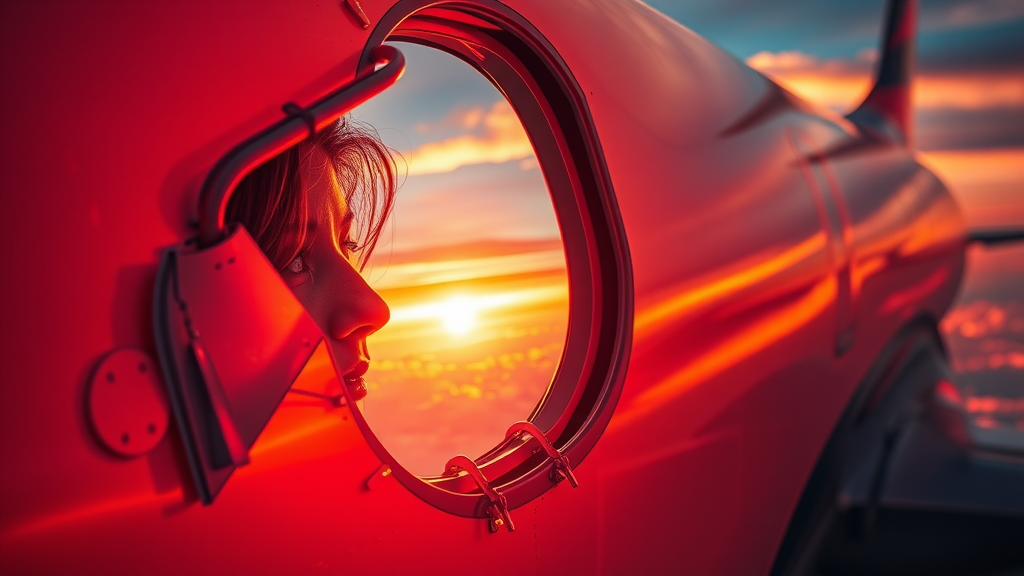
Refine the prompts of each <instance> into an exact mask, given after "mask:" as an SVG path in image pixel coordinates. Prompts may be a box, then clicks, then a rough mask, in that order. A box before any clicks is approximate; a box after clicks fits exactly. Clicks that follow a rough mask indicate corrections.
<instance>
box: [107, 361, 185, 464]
mask: <svg viewBox="0 0 1024 576" xmlns="http://www.w3.org/2000/svg"><path fill="white" fill-rule="evenodd" d="M88 403H89V404H88V413H89V418H90V420H91V421H92V427H93V430H94V431H95V432H96V435H97V437H98V438H99V440H100V442H101V443H102V444H103V445H104V446H105V447H106V448H107V449H108V450H110V451H111V452H113V453H115V454H117V455H120V456H126V457H134V456H141V455H142V454H145V453H146V452H149V451H150V450H152V449H153V448H154V447H155V446H156V445H157V443H158V442H160V440H161V439H162V438H163V437H164V433H166V432H167V422H168V407H167V397H166V394H165V392H164V388H163V385H162V382H161V380H160V376H159V373H158V372H157V366H156V364H155V363H154V362H153V360H152V359H151V358H150V357H149V355H148V354H146V353H145V352H142V351H140V350H132V349H120V350H114V351H113V352H111V353H110V354H108V355H107V356H105V357H104V358H103V359H102V360H101V361H100V363H99V365H98V366H97V367H96V370H95V371H94V372H93V376H92V381H91V382H90V383H89V394H88Z"/></svg>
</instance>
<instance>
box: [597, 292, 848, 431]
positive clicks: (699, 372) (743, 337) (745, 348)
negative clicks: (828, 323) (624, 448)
mask: <svg viewBox="0 0 1024 576" xmlns="http://www.w3.org/2000/svg"><path fill="white" fill-rule="evenodd" d="M834 295H835V278H833V277H831V276H829V277H828V278H826V279H823V280H821V281H820V282H818V283H817V284H815V285H814V287H813V288H812V289H811V290H810V291H809V292H808V293H807V294H805V295H804V296H803V297H801V298H800V299H799V300H797V301H795V302H793V303H792V304H789V305H786V306H782V307H780V308H779V309H778V310H775V311H774V312H772V313H770V314H768V315H766V316H765V317H764V318H762V319H761V320H759V321H757V322H753V323H751V324H750V325H748V326H747V327H746V328H745V329H743V330H741V331H739V332H737V333H736V334H734V335H733V336H731V337H730V338H728V339H726V340H725V341H723V342H722V343H720V344H719V345H718V346H716V347H715V348H713V349H712V350H710V351H709V352H707V353H705V354H702V355H701V356H700V357H699V358H697V359H696V360H695V361H693V362H691V363H688V364H686V365H684V366H683V367H682V368H680V369H678V370H676V371H675V372H673V373H672V374H670V375H669V376H667V377H665V378H663V379H662V380H661V381H659V382H657V383H655V384H654V385H652V386H651V387H650V388H648V389H647V390H645V391H644V392H643V393H641V394H640V395H639V396H637V398H636V400H635V401H634V402H633V405H632V406H630V407H629V408H628V409H627V410H624V411H623V412H622V414H621V416H620V417H617V418H613V419H612V422H611V425H612V426H621V425H623V424H625V423H627V422H629V421H631V420H633V419H635V418H638V417H640V416H642V415H644V414H646V413H647V412H649V411H650V410H652V409H654V408H655V407H657V406H659V405H662V404H664V403H665V401H666V400H668V399H670V398H673V397H675V396H679V395H680V394H682V393H683V392H685V391H686V390H688V389H690V388H691V387H693V386H694V385H696V384H698V383H700V382H703V381H706V380H708V379H709V378H711V377H713V376H715V375H716V374H720V373H722V372H724V371H725V370H726V369H728V368H729V367H731V366H734V365H736V364H737V363H739V362H740V361H741V360H743V359H744V358H747V357H749V356H750V355H752V354H754V353H756V352H757V351H759V350H762V349H764V348H765V347H766V346H768V345H769V344H771V343H773V342H777V341H779V340H780V339H782V338H784V337H785V336H787V335H789V334H792V333H794V332H796V331H797V330H798V329H799V328H800V327H801V326H804V325H805V324H807V323H808V322H810V321H811V320H812V319H813V318H814V317H815V316H817V315H819V314H821V313H822V311H824V310H825V309H826V308H827V307H828V305H829V303H830V302H832V300H833V297H834Z"/></svg>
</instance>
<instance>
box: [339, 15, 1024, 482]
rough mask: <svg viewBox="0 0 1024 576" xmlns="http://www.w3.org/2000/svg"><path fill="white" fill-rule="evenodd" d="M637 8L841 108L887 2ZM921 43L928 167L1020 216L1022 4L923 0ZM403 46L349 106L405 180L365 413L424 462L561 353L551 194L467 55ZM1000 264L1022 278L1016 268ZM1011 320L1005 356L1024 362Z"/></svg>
mask: <svg viewBox="0 0 1024 576" xmlns="http://www.w3.org/2000/svg"><path fill="white" fill-rule="evenodd" d="M650 4H651V5H652V6H653V7H654V8H656V9H658V10H660V11H662V12H663V13H665V14H666V15H668V16H670V17H671V18H673V19H675V20H676V21H678V22H680V23H682V24H684V25H685V26H687V27H690V28H692V29H693V30H695V31H696V32H697V33H699V34H701V35H703V36H705V37H706V38H708V39H709V40H711V41H712V42H714V43H715V44H717V45H719V46H720V47H722V48H723V49H725V50H726V51H727V52H729V53H730V54H732V55H733V56H735V57H736V58H738V59H741V60H744V61H746V62H747V63H748V64H749V65H750V66H752V67H754V68H756V69H758V70H760V71H761V72H763V73H764V74H766V75H768V76H769V77H771V78H772V79H774V80H776V81H777V82H779V83H780V84H782V85H783V86H785V87H786V88H788V89H790V90H791V91H793V92H794V93H796V94H798V95H800V96H802V97H804V98H806V99H808V100H809V101H811V102H813V103H816V104H818V105H821V106H824V107H828V108H831V109H833V110H835V111H837V112H846V111H849V109H850V108H851V107H852V106H853V105H855V104H856V103H858V102H859V101H860V99H861V98H862V97H863V96H864V94H865V93H866V91H867V89H868V88H869V87H870V82H871V75H872V71H873V67H874V65H875V62H876V60H877V58H878V50H877V45H878V42H879V38H880V36H881V26H882V17H883V11H884V2H883V1H882V0H864V1H858V2H842V3H839V2H820V1H814V0H779V1H774V2H770V3H768V2H762V1H756V0H726V1H716V2H673V1H669V0H652V1H651V2H650ZM917 46H918V63H919V68H918V75H917V80H916V82H915V86H914V96H915V100H916V110H917V112H916V128H917V131H916V133H917V145H918V148H919V149H920V150H922V152H923V157H924V160H925V162H927V163H929V165H931V166H932V167H933V168H934V169H935V170H936V171H937V172H938V173H939V175H940V176H941V177H942V178H943V179H944V180H945V181H946V182H947V184H949V185H950V187H951V188H952V189H953V191H954V193H955V194H956V195H957V197H958V199H959V200H960V201H961V203H962V205H963V206H964V210H965V212H966V213H967V216H968V220H969V221H970V223H971V224H972V225H974V226H993V225H1018V226H1020V225H1024V192H1022V191H1024V2H1020V1H1017V0H975V1H971V2H953V1H948V0H924V1H922V2H921V5H920V15H919V31H918V44H917ZM401 47H402V49H403V51H405V52H406V54H407V58H408V68H407V72H406V74H405V76H404V77H403V78H402V79H401V80H400V81H399V83H398V84H397V85H396V86H395V87H394V88H392V89H390V90H389V91H387V92H385V93H384V94H382V95H381V96H379V97H377V98H375V99H373V100H372V101H370V102H369V103H367V104H365V105H363V106H362V107H361V108H359V109H357V110H356V111H355V113H354V116H355V117H356V118H358V119H360V120H363V121H366V122H368V123H370V124H371V125H373V126H374V127H375V128H377V129H378V130H379V132H380V134H381V136H382V137H383V139H384V140H385V142H386V143H388V144H389V145H390V146H392V147H393V148H395V149H396V150H398V151H399V152H400V153H401V155H402V162H401V163H400V164H401V165H402V169H403V172H404V173H406V174H407V176H406V180H405V182H404V185H403V187H402V189H401V192H400V194H399V202H398V205H397V207H396V210H395V213H394V217H393V219H392V226H391V228H389V229H388V230H387V231H386V232H385V235H384V236H383V238H382V242H381V244H380V246H379V247H378V250H377V252H376V253H375V255H374V257H373V259H372V260H371V262H370V266H369V267H368V269H367V271H366V276H367V278H368V279H369V280H370V283H371V285H372V286H374V287H375V288H376V289H377V290H379V291H380V292H381V293H382V295H383V296H384V297H385V299H386V300H387V301H388V302H389V305H390V306H391V310H392V321H391V323H390V324H389V325H388V326H387V327H385V328H384V329H383V330H382V331H381V332H380V333H379V334H378V335H376V336H374V337H373V338H372V339H371V341H370V344H371V348H372V353H373V357H374V362H373V367H372V368H371V371H370V373H368V375H367V378H368V382H369V387H370V395H369V396H368V397H367V399H366V401H365V404H364V408H365V413H366V414H367V418H368V420H369V421H370V423H371V425H372V426H373V427H374V430H375V432H376V433H377V434H378V435H379V436H380V437H381V439H382V440H383V442H384V444H385V446H387V447H388V448H389V449H391V450H393V451H394V452H395V454H396V455H398V458H399V460H400V461H401V462H403V464H405V465H406V466H408V467H410V468H411V469H412V470H413V471H414V472H418V473H422V474H436V473H439V472H440V471H441V469H442V467H443V459H444V457H443V456H441V455H444V454H448V455H455V454H457V453H466V454H468V455H470V456H471V457H475V456H478V455H479V454H480V453H482V452H483V451H484V450H486V449H488V448H490V447H491V446H493V445H494V444H496V443H497V441H499V440H500V439H501V437H502V436H503V432H504V430H505V428H506V427H507V426H508V424H509V423H510V422H511V421H512V420H514V419H524V418H526V417H527V416H528V415H529V413H530V411H531V410H532V409H533V407H534V405H535V404H536V402H537V400H538V399H539V398H540V395H541V394H542V393H543V390H544V389H545V387H546V386H547V384H548V382H549V380H550V378H551V375H552V373H553V371H554V368H555V366H556V365H557V362H558V358H559V355H560V353H561V344H562V340H563V339H564V334H565V323H566V315H567V312H566V310H567V303H568V292H567V288H566V278H565V273H564V258H563V256H562V252H561V249H560V243H559V235H558V228H557V225H556V223H555V220H554V214H553V211H552V208H551V203H550V201H549V199H548V195H547V190H546V187H545V184H544V181H543V179H542V177H541V174H540V171H539V169H538V166H537V163H536V161H535V159H534V156H533V152H532V149H531V147H530V144H529V141H528V140H527V138H526V136H525V134H524V133H523V130H522V128H521V125H520V123H519V121H518V119H517V117H516V115H515V113H514V112H513V111H512V109H511V108H510V107H509V105H508V104H507V103H506V102H505V101H504V100H503V98H502V97H501V95H500V94H499V93H498V92H497V91H496V90H495V89H494V88H493V87H492V86H491V85H490V84H489V83H488V82H487V81H486V80H484V79H483V77H481V76H480V75H479V74H478V73H477V72H475V71H474V70H472V69H471V68H469V67H468V66H467V65H464V64H462V63H461V62H458V61H456V60H455V59H454V58H452V57H450V56H448V55H445V54H443V53H440V52H438V51H435V50H431V49H426V48H421V47H418V46H410V45H402V46H401ZM482 192H486V193H482ZM982 258H985V256H982ZM1003 258H1004V260H1002V262H1003V263H1004V264H1005V265H1007V266H1009V267H1010V268H1011V269H1014V270H1016V268H1019V267H1020V266H1016V267H1015V266H1014V265H1013V264H1006V262H1011V260H1006V259H1005V256H1004V257H1003ZM1021 260H1022V261H1024V258H1022V259H1021ZM1003 267H1005V266H1003ZM1013 274H1016V276H1012V277H1008V278H1010V279H1011V280H1012V281H1014V282H1017V281H1021V274H1024V271H1021V270H1017V271H1015V272H1013ZM1006 281H1010V280H1006ZM1004 292H1005V290H1004ZM967 296H969V297H970V293H968V294H967ZM983 296H984V295H982V296H977V295H975V297H974V298H975V300H977V299H978V298H982V297H983ZM986 302H987V301H986ZM963 305H964V306H969V305H974V306H975V308H972V309H970V310H973V312H970V313H961V314H960V315H959V316H956V318H960V319H961V320H960V321H959V322H960V324H956V325H953V324H950V323H947V325H946V328H948V330H949V331H956V330H959V329H960V326H961V325H962V323H963V322H967V321H968V320H970V319H974V320H977V317H979V314H980V315H981V316H982V317H984V315H985V314H987V312H985V311H984V310H982V311H981V312H978V310H979V309H978V304H977V303H976V302H964V303H963ZM982 308H984V305H983V306H982ZM989 308H991V306H989ZM965 309H966V308H965ZM985 309H986V310H987V309H988V308H985ZM1000 309H1001V310H1004V312H1005V310H1010V311H1011V312H1013V314H1016V315H1020V309H1021V308H1020V306H1019V304H1018V305H1017V308H1013V307H1012V306H1010V307H1009V308H1007V306H1006V305H1003V308H1000ZM971 314H973V316H972V315H971ZM964 319H968V320H964ZM971 321H973V320H971ZM1011 321H1015V320H1013V318H1011V319H1009V320H1007V322H1010V323H1012V322H1011ZM1010 323H1006V322H1004V324H1005V326H1010ZM1014 325H1015V324H1014ZM1005 326H1004V327H1005ZM1007 329H1009V328H1007ZM1017 332H1024V328H1021V330H1017ZM1017 332H1014V334H1011V335H1010V336H1008V337H1007V338H1010V341H1011V344H1010V345H1008V346H1010V347H1009V348H1006V346H1003V348H1001V349H1000V350H1002V351H1003V352H1006V353H1007V354H1018V355H1020V358H1022V359H1024V355H1022V354H1024V344H1020V345H1019V348H1020V350H1019V351H1017V352H1014V351H1015V350H1017V348H1014V346H1016V344H1013V342H1012V340H1013V338H1017V339H1018V340H1024V335H1022V334H1019V333H1017ZM957 334H959V333H957ZM961 340H963V339H962V338H961ZM1004 340H1005V338H1004ZM958 346H959V344H958ZM1007 350H1009V352H1007ZM1001 353H1002V352H1001ZM1007 358H1011V356H1007ZM1012 358H1017V356H1012ZM1022 362H1024V361H1022ZM1017 369H1024V364H1022V366H1020V367H1018V368H1017ZM495 414H502V415H503V417H501V418H497V417H495ZM426 421H429V422H433V424H432V425H431V429H430V430H429V431H425V430H424V429H423V427H424V425H423V423H424V422H426Z"/></svg>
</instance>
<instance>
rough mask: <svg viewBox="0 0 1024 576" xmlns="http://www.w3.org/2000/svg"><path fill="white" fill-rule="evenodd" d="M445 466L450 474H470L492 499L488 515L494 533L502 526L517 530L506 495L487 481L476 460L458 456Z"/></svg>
mask: <svg viewBox="0 0 1024 576" xmlns="http://www.w3.org/2000/svg"><path fill="white" fill-rule="evenodd" d="M445 468H446V469H447V470H448V474H452V475H454V474H458V473H459V472H465V473H467V474H469V476H470V477H471V478H473V480H474V481H475V482H476V485H477V486H479V487H480V490H482V491H483V493H484V495H485V496H487V498H488V499H489V500H490V501H491V503H490V505H489V506H488V507H487V516H488V518H489V519H490V526H491V532H492V533H494V532H497V531H498V529H499V528H501V527H502V526H504V527H505V528H507V529H508V531H509V532H513V531H515V529H516V527H515V524H513V523H512V517H511V516H509V514H508V502H507V501H506V500H505V496H504V495H502V494H500V493H499V492H498V491H497V490H495V489H494V488H492V487H491V484H490V482H488V481H487V478H484V473H483V472H481V471H480V468H478V467H477V465H476V462H473V461H472V460H470V459H469V458H468V457H466V456H456V457H454V458H452V459H451V460H449V461H448V464H447V465H445Z"/></svg>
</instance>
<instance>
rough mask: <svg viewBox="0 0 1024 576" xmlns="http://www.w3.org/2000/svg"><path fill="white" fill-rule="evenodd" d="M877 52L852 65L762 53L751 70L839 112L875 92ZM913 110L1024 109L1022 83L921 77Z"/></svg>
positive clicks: (993, 77) (988, 76)
mask: <svg viewBox="0 0 1024 576" xmlns="http://www.w3.org/2000/svg"><path fill="white" fill-rule="evenodd" d="M875 60H877V51H875V50H866V51H862V52H861V53H860V54H858V56H857V58H856V59H853V60H821V59H818V58H816V57H814V56H811V55H809V54H804V53H802V52H798V51H785V52H775V53H772V52H758V53H757V54H754V55H753V56H751V57H750V58H747V64H748V65H750V66H751V67H752V68H755V69H756V70H758V71H760V72H762V73H763V74H765V75H766V76H768V77H770V78H772V79H773V80H774V81H776V82H778V83H779V84H780V85H782V86H783V87H785V88H786V89H788V90H790V91H791V92H793V93H794V94H796V95H798V96H800V97H801V98H804V99H806V100H808V101H810V102H813V103H815V104H818V105H819V106H824V107H827V108H831V109H833V110H836V111H842V110H849V109H851V108H853V107H854V106H856V105H857V104H858V103H859V102H860V101H861V100H862V99H863V98H864V96H865V95H866V94H867V91H868V90H869V89H870V88H871V82H872V80H873V76H872V68H873V65H872V63H873V61H875ZM913 89H914V105H915V106H916V107H917V108H919V109H933V110H935V109H959V110H978V109H983V108H995V107H1001V106H1022V105H1024V78H1021V77H1020V76H1019V75H1014V74H1002V75H1001V74H996V73H992V72H988V73H984V72H979V73H973V74H948V75H936V74H930V75H918V76H917V77H916V78H915V79H914V88H913Z"/></svg>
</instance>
